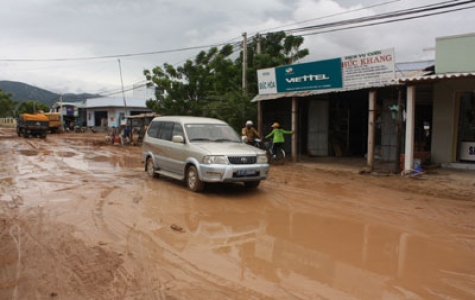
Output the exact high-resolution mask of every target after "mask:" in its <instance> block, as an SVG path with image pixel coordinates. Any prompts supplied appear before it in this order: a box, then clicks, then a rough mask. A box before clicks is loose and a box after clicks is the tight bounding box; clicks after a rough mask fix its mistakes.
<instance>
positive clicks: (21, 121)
mask: <svg viewBox="0 0 475 300" xmlns="http://www.w3.org/2000/svg"><path fill="white" fill-rule="evenodd" d="M48 129H49V119H48V117H47V116H45V115H43V114H26V113H25V114H21V115H20V116H19V117H18V121H17V127H16V131H17V134H18V136H23V137H25V138H27V137H30V136H37V137H40V138H43V139H44V138H46V134H47V133H48Z"/></svg>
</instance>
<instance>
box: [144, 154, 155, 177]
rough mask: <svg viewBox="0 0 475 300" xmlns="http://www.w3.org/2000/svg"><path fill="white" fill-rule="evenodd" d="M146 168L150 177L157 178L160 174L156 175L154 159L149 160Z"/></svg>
mask: <svg viewBox="0 0 475 300" xmlns="http://www.w3.org/2000/svg"><path fill="white" fill-rule="evenodd" d="M145 168H146V171H147V174H148V176H149V177H152V178H157V177H158V174H157V173H155V167H154V166H153V159H152V158H151V157H149V158H147V163H146V164H145Z"/></svg>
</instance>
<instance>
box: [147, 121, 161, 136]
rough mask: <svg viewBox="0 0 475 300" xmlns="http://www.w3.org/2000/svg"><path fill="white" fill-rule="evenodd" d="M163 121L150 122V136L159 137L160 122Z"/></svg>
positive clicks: (148, 131)
mask: <svg viewBox="0 0 475 300" xmlns="http://www.w3.org/2000/svg"><path fill="white" fill-rule="evenodd" d="M161 123H162V122H152V123H151V124H150V127H149V128H148V130H147V134H148V135H149V136H150V137H153V138H158V132H159V130H160V124H161Z"/></svg>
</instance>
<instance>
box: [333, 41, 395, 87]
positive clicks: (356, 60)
mask: <svg viewBox="0 0 475 300" xmlns="http://www.w3.org/2000/svg"><path fill="white" fill-rule="evenodd" d="M341 66H342V69H343V71H342V72H343V87H344V88H365V87H368V86H374V85H381V84H387V83H390V82H392V81H394V80H395V73H394V69H395V67H394V49H386V50H378V51H372V52H368V53H362V54H357V55H352V56H345V57H342V58H341Z"/></svg>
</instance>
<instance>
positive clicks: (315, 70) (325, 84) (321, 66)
mask: <svg viewBox="0 0 475 300" xmlns="http://www.w3.org/2000/svg"><path fill="white" fill-rule="evenodd" d="M275 76H276V81H277V92H278V93H285V92H296V91H308V90H323V89H338V88H342V87H343V79H342V70H341V58H335V59H329V60H321V61H316V62H311V63H304V64H296V65H289V66H281V67H277V68H275Z"/></svg>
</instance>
